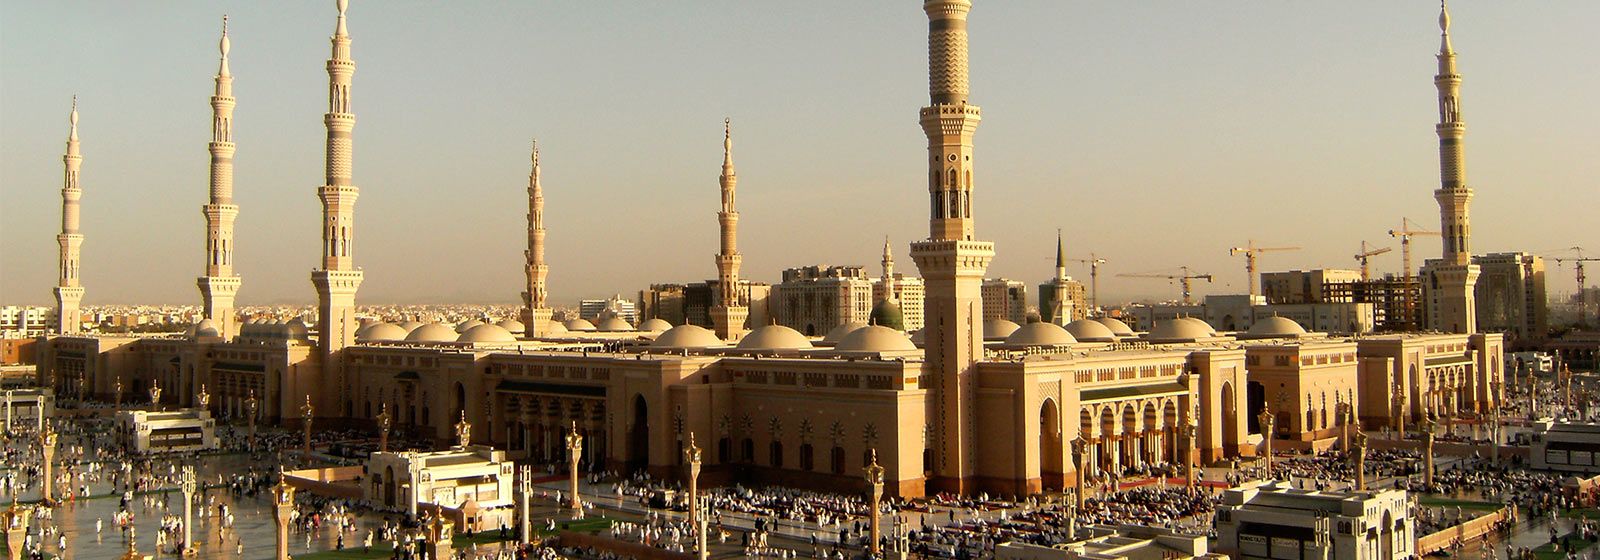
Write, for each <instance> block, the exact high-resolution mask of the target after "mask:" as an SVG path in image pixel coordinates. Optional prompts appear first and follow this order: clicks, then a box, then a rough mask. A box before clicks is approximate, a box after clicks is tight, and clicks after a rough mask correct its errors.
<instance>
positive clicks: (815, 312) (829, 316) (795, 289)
mask: <svg viewBox="0 0 1600 560" xmlns="http://www.w3.org/2000/svg"><path fill="white" fill-rule="evenodd" d="M874 301H875V298H874V297H873V285H872V281H871V280H869V279H868V278H867V272H866V269H865V268H862V267H860V266H828V265H813V266H802V267H796V268H790V269H787V270H784V271H783V282H780V283H778V284H777V285H774V286H772V295H771V296H770V297H769V299H768V301H767V306H768V309H769V310H770V312H771V313H772V318H773V320H774V321H776V322H777V324H779V325H783V326H785V327H789V328H791V329H794V330H796V331H800V333H801V334H804V335H806V336H822V335H825V334H828V331H831V330H833V329H834V327H837V326H839V325H844V324H849V323H866V322H867V321H868V318H869V316H870V315H871V314H872V305H873V303H874Z"/></svg>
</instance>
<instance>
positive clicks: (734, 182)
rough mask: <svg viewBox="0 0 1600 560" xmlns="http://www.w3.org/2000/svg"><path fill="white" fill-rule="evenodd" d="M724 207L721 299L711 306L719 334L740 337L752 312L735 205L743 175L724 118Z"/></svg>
mask: <svg viewBox="0 0 1600 560" xmlns="http://www.w3.org/2000/svg"><path fill="white" fill-rule="evenodd" d="M718 182H719V183H721V185H722V210H721V211H719V212H717V223H718V224H720V225H721V228H722V250H721V252H718V253H717V301H716V303H715V304H714V305H712V306H711V323H712V326H713V327H714V328H715V329H716V333H717V336H718V337H720V338H722V339H723V340H732V339H736V338H739V337H740V336H741V335H743V334H744V332H745V328H744V322H745V319H746V318H747V317H749V315H750V308H748V307H745V304H744V298H743V297H741V293H742V291H741V290H740V289H739V263H740V262H742V261H743V260H744V257H742V256H740V255H739V211H738V210H737V209H735V207H734V200H733V195H734V189H735V187H736V186H738V184H739V176H738V174H737V173H734V171H733V127H732V124H731V123H730V122H729V121H728V120H723V121H722V176H721V177H720V178H719V181H718Z"/></svg>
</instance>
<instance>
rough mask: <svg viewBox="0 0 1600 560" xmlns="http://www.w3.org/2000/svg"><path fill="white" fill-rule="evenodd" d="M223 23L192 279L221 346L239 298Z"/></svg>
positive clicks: (233, 326)
mask: <svg viewBox="0 0 1600 560" xmlns="http://www.w3.org/2000/svg"><path fill="white" fill-rule="evenodd" d="M230 47H231V44H230V43H229V42H228V17H227V16H223V17H222V40H221V41H220V42H219V43H218V44H217V50H218V51H219V52H220V53H221V56H220V58H221V61H220V62H218V65H217V75H216V77H215V79H216V82H217V87H216V91H215V92H214V93H213V94H212V95H211V142H210V143H209V144H207V149H208V150H210V152H211V189H210V202H209V203H207V204H206V205H205V206H202V207H201V208H200V209H201V211H203V212H204V213H205V216H206V267H205V271H206V274H205V276H201V277H200V278H198V279H196V281H195V283H196V284H197V285H198V286H199V287H200V297H201V314H202V315H203V316H204V317H205V318H206V319H210V320H211V326H212V328H214V329H215V330H216V332H217V334H218V335H220V336H221V337H222V338H223V339H224V340H226V339H229V338H232V337H233V335H235V334H238V333H239V329H238V326H237V323H238V318H237V317H235V316H234V312H233V301H234V298H235V297H236V296H237V295H238V293H239V285H240V279H239V275H238V274H234V272H233V253H234V245H233V221H234V219H235V218H237V217H238V216H239V207H238V206H237V205H235V204H234V203H233V154H234V144H233V107H234V98H233V73H232V72H230V71H229V69H228V50H229V49H230Z"/></svg>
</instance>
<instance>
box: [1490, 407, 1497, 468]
mask: <svg viewBox="0 0 1600 560" xmlns="http://www.w3.org/2000/svg"><path fill="white" fill-rule="evenodd" d="M1489 439H1491V440H1493V442H1494V443H1493V448H1492V449H1493V453H1494V455H1493V456H1494V459H1493V460H1491V461H1490V462H1489V464H1491V465H1497V466H1498V465H1499V464H1500V407H1495V408H1493V409H1490V410H1489Z"/></svg>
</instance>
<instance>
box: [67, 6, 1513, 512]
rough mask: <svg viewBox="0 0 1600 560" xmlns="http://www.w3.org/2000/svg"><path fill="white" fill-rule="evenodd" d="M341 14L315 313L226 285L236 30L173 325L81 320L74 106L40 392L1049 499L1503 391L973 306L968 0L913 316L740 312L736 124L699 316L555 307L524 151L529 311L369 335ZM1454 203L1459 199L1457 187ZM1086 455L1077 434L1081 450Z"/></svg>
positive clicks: (1403, 357) (944, 74)
mask: <svg viewBox="0 0 1600 560" xmlns="http://www.w3.org/2000/svg"><path fill="white" fill-rule="evenodd" d="M337 6H338V19H337V24H336V28H335V32H334V34H333V36H332V38H331V42H332V56H331V57H330V58H329V60H328V61H327V64H326V68H327V71H328V77H329V89H328V111H327V113H326V114H324V116H323V120H324V123H325V125H326V128H327V136H326V147H327V149H326V154H327V160H326V173H325V181H324V184H323V185H321V186H319V187H318V188H317V194H318V196H319V198H320V199H321V201H322V203H323V206H322V208H323V221H322V224H323V227H322V239H323V244H322V255H321V257H322V258H321V265H320V267H319V268H318V269H317V270H315V271H313V272H312V274H311V279H312V283H313V285H314V286H315V288H316V291H317V295H318V301H319V313H318V316H317V322H316V324H315V325H306V324H304V323H301V322H300V321H299V320H298V319H291V320H289V321H278V322H272V321H244V322H239V321H237V318H236V314H235V312H234V310H233V302H234V297H235V294H236V293H237V292H238V290H239V289H240V288H241V281H240V277H239V276H238V275H237V274H236V273H235V272H234V270H233V260H232V259H233V225H232V224H233V220H234V217H235V216H236V215H237V214H238V211H239V208H238V207H237V206H236V205H234V204H233V200H232V191H233V188H232V158H233V154H234V150H235V145H234V143H233V135H232V119H233V117H232V115H233V109H234V105H235V99H234V97H233V92H232V77H231V73H230V69H229V67H228V58H227V57H228V49H229V42H228V37H227V29H226V22H225V21H224V27H223V36H222V40H221V44H220V51H221V62H220V67H219V69H218V72H217V74H216V78H215V79H216V90H215V94H214V95H213V96H212V98H211V106H212V111H213V128H212V141H211V142H210V144H209V149H210V152H211V181H210V191H209V202H208V204H206V205H205V206H204V207H203V208H204V213H205V216H206V224H207V238H206V267H205V272H204V273H205V275H204V276H202V277H200V278H199V279H198V281H197V283H198V286H199V288H200V292H201V295H202V297H203V300H204V309H205V314H206V316H207V317H208V318H207V319H205V320H203V321H200V322H199V323H198V324H196V325H194V327H193V328H192V329H191V330H190V331H189V332H188V333H185V334H184V335H182V336H174V335H168V336H151V337H133V336H113V335H104V336H102V335H88V334H83V333H79V332H77V330H78V321H77V320H76V314H77V306H78V302H79V301H80V300H81V298H82V295H83V292H84V287H83V285H82V284H81V282H80V280H79V276H78V249H79V247H80V246H81V243H82V242H83V239H84V238H83V235H82V234H81V233H80V231H79V227H78V226H79V224H78V212H77V207H78V206H77V205H78V200H79V198H80V196H81V194H82V191H81V188H80V186H79V184H78V169H79V166H80V165H81V164H82V157H81V155H80V152H79V139H78V135H77V127H76V124H77V119H78V116H77V109H76V106H74V110H73V113H72V119H71V120H72V133H71V135H70V136H69V139H68V142H67V155H66V156H65V160H64V161H65V165H66V170H67V171H66V179H65V181H66V185H65V187H64V189H63V191H62V192H63V212H62V216H63V220H62V225H63V228H62V234H61V235H60V237H59V240H60V244H61V249H62V251H61V276H60V285H59V287H58V288H56V293H57V299H58V304H59V306H60V311H61V313H60V317H61V320H60V324H59V325H58V333H57V334H56V335H54V336H52V337H50V338H49V339H48V341H47V342H46V344H44V345H43V349H42V350H41V356H40V360H39V363H40V366H39V375H40V382H41V384H43V385H46V386H51V387H54V388H55V390H56V391H57V392H58V393H61V394H64V395H73V396H78V397H81V398H89V399H99V400H106V401H112V400H116V401H119V402H128V401H132V400H134V399H132V398H128V397H125V396H126V395H142V394H146V392H147V391H148V389H149V388H150V387H152V386H158V387H160V388H161V389H162V391H161V392H160V395H163V396H165V398H166V400H167V402H168V403H169V404H173V405H177V406H194V405H195V404H196V403H197V402H198V401H199V400H200V399H199V398H198V395H199V394H201V393H205V394H207V395H209V396H210V397H211V398H210V399H209V400H210V403H211V405H212V406H213V407H215V408H216V411H215V412H216V413H217V414H218V415H219V416H220V417H223V418H234V419H238V418H240V417H241V416H242V415H244V414H246V413H247V412H253V413H254V414H256V415H258V417H259V418H258V419H259V420H260V421H263V422H267V423H276V424H280V425H284V426H287V427H295V428H298V427H300V426H302V425H303V422H305V420H303V417H304V416H305V411H303V410H302V406H304V403H310V405H309V408H310V412H311V413H310V416H311V418H312V419H311V422H313V423H314V424H315V425H318V426H328V427H366V428H372V427H374V426H375V421H374V418H375V417H376V416H377V415H379V414H380V412H381V411H387V412H389V413H390V414H391V415H392V418H393V423H394V426H395V427H396V428H397V429H402V430H408V431H410V432H411V433H413V434H418V435H423V436H431V437H433V438H435V439H436V440H438V441H441V442H442V441H449V440H450V439H451V438H452V435H453V430H452V424H453V423H454V422H456V421H457V420H458V419H459V418H462V417H463V415H464V417H465V418H466V420H467V421H469V422H470V423H471V424H472V425H475V426H479V427H483V429H480V430H476V431H474V432H473V434H472V439H473V440H474V441H473V442H472V443H474V444H481V445H489V446H493V447H494V448H497V449H501V450H504V451H505V452H506V453H507V456H508V457H509V458H511V459H514V460H520V461H531V462H553V461H562V460H564V459H565V453H566V451H565V449H564V445H563V440H562V435H563V434H564V433H565V432H566V431H567V430H569V429H572V427H573V426H574V425H575V426H576V429H577V430H578V431H579V432H581V433H582V434H583V435H584V436H585V439H584V441H586V442H588V443H587V444H586V445H585V447H584V450H583V453H584V456H583V457H582V458H581V461H582V464H583V465H584V468H586V469H590V470H594V469H602V468H605V469H616V470H626V471H634V470H646V471H649V472H651V473H652V474H654V475H656V476H659V477H672V478H675V477H677V476H679V475H680V474H681V469H680V466H681V465H682V462H683V461H684V458H683V453H682V449H683V447H684V445H685V443H686V442H687V441H689V439H690V438H691V437H693V438H695V439H696V440H697V441H699V442H702V445H705V446H706V447H707V453H706V461H705V463H706V464H705V473H704V475H703V476H704V483H711V484H714V483H717V482H719V481H721V482H728V481H743V482H748V483H772V484H784V485H791V486H799V487H811V488H821V489H829V490H834V491H843V490H846V489H851V488H856V487H858V486H862V485H864V484H865V483H864V482H862V481H861V474H860V473H861V469H862V468H863V467H864V466H865V465H866V464H867V462H868V461H869V460H870V457H871V456H872V454H873V453H876V457H877V461H878V463H879V464H880V465H882V466H883V467H884V468H886V469H887V470H886V473H885V479H886V481H887V483H886V488H887V491H888V492H890V493H892V494H897V495H901V496H922V495H927V494H931V493H936V492H954V493H976V492H991V493H1002V494H1020V493H1034V492H1040V491H1047V490H1061V489H1064V488H1066V487H1070V486H1072V485H1073V484H1074V483H1076V482H1078V481H1081V480H1085V479H1091V478H1096V477H1101V476H1104V475H1105V474H1106V473H1108V472H1112V471H1117V470H1121V469H1127V468H1133V467H1138V466H1140V465H1146V464H1160V463H1173V464H1184V463H1188V462H1189V460H1186V459H1185V457H1194V460H1198V461H1204V462H1208V463H1209V462H1215V461H1223V460H1227V459H1229V458H1234V457H1240V456H1252V455H1254V454H1255V453H1256V446H1257V443H1258V442H1259V441H1260V438H1261V437H1262V434H1261V432H1262V431H1263V428H1265V427H1267V426H1271V427H1272V429H1271V433H1270V434H1268V436H1269V437H1273V438H1275V439H1277V440H1281V441H1284V442H1285V443H1286V444H1288V445H1291V446H1299V447H1303V448H1325V447H1327V446H1328V445H1330V443H1329V442H1331V441H1333V440H1334V439H1336V438H1337V436H1338V433H1339V432H1340V429H1341V428H1343V427H1345V426H1347V424H1348V423H1349V422H1353V421H1357V420H1359V421H1360V422H1363V423H1366V424H1367V425H1371V426H1376V425H1379V424H1390V423H1395V424H1403V423H1406V422H1414V421H1417V420H1419V419H1421V418H1423V417H1425V416H1428V415H1433V414H1471V413H1475V412H1477V411H1482V410H1486V409H1488V408H1491V407H1494V406H1496V405H1497V404H1498V403H1499V401H1500V399H1501V394H1502V393H1501V391H1502V390H1503V388H1504V386H1503V384H1502V383H1501V379H1502V371H1501V369H1500V367H1501V366H1500V364H1501V363H1502V361H1503V357H1502V354H1503V348H1502V342H1501V339H1500V335H1497V334H1471V332H1470V330H1462V331H1460V332H1459V333H1456V334H1448V333H1427V334H1422V333H1416V334H1403V335H1390V336H1383V337H1363V338H1359V339H1341V338H1330V337H1328V336H1327V335H1321V334H1316V333H1307V332H1306V331H1305V330H1304V329H1303V328H1301V327H1300V325H1298V324H1296V323H1295V322H1294V321H1291V320H1287V319H1281V320H1265V321H1259V322H1257V323H1256V324H1255V325H1254V326H1252V327H1251V328H1250V329H1249V331H1246V332H1218V331H1216V330H1215V329H1213V328H1212V327H1211V326H1209V325H1207V324H1206V323H1205V322H1203V321H1200V320H1198V319H1193V318H1175V319H1169V320H1165V321H1159V322H1157V323H1155V324H1154V325H1152V326H1151V328H1150V330H1149V331H1148V332H1142V333H1141V332H1134V331H1133V330H1131V329H1130V328H1129V327H1128V326H1127V325H1125V324H1123V323H1122V322H1120V321H1118V320H1116V319H1112V318H1103V317H1102V318H1084V319H1078V320H1074V321H1062V322H1066V323H1067V324H1065V325H1064V326H1063V325H1059V324H1057V323H1055V322H1051V321H1043V322H1035V323H1029V324H1026V325H1018V324H1016V323H1012V322H1010V321H1006V320H1000V319H994V320H987V321H986V320H984V319H983V301H982V295H981V294H982V290H981V288H982V284H983V280H984V273H985V269H986V268H987V266H988V263H989V262H990V260H991V259H992V258H993V257H994V255H995V248H994V245H993V244H991V243H988V242H985V241H982V240H981V238H980V237H979V236H978V232H977V229H976V219H975V216H976V212H975V210H976V209H977V208H979V205H977V204H975V201H974V195H975V193H976V189H975V184H976V183H975V174H974V169H975V162H974V157H975V153H974V149H973V147H974V143H973V139H974V133H975V132H976V130H977V128H978V125H979V123H980V122H981V121H982V111H981V110H980V109H979V107H978V106H977V105H974V104H971V103H969V99H968V56H967V45H968V32H967V17H968V13H969V11H970V9H971V2H970V0H925V1H924V2H923V11H924V12H925V13H926V16H927V18H928V30H929V32H928V52H929V82H928V83H929V98H930V103H929V105H928V106H927V107H923V108H922V109H921V111H920V115H919V121H920V124H921V126H922V129H923V131H924V132H925V134H926V136H927V139H928V160H927V164H928V182H927V189H928V200H929V204H928V207H927V209H926V212H927V213H928V216H929V233H928V237H927V238H926V239H924V240H921V241H917V242H915V243H913V244H912V245H911V247H910V256H911V258H912V260H913V261H914V262H915V264H916V266H917V268H918V269H919V271H920V273H921V280H922V282H923V286H924V292H925V301H924V310H923V313H924V323H925V326H924V327H923V328H922V329H921V330H920V331H918V332H916V333H914V334H907V333H905V332H902V331H900V330H897V329H895V328H893V327H891V326H885V325H884V324H870V325H859V324H857V325H849V326H846V327H841V328H839V329H836V330H835V332H832V333H828V334H827V335H826V336H823V337H811V336H806V335H804V334H801V333H800V332H797V331H796V330H794V329H791V328H789V327H784V326H780V325H771V324H769V325H760V324H756V325H752V324H750V322H749V317H750V311H749V307H748V304H749V295H748V294H747V293H745V292H744V291H742V290H740V289H739V287H740V286H742V285H748V281H747V280H741V277H740V264H741V256H740V253H739V249H738V243H737V241H738V225H739V217H740V216H739V212H738V210H737V205H736V202H737V201H736V196H735V195H736V192H737V174H736V172H735V167H734V159H733V138H732V134H731V131H730V130H728V129H726V128H725V131H724V140H723V161H722V173H721V178H720V181H719V187H720V200H719V211H718V214H717V216H718V223H719V225H720V228H721V236H720V247H719V252H718V254H717V256H716V258H715V263H716V266H717V271H718V276H717V280H716V282H715V284H716V286H717V288H716V290H715V291H714V302H713V305H712V306H711V307H710V309H709V314H710V316H711V317H712V323H713V328H710V329H707V328H703V327H700V326H695V325H676V326H674V325H672V324H668V323H667V322H665V321H663V320H661V319H659V318H649V319H647V320H644V321H642V322H641V323H640V324H638V325H631V324H629V323H628V322H627V321H625V320H622V319H620V318H617V317H611V318H607V319H603V320H600V321H598V322H594V323H591V322H590V321H584V320H574V321H569V322H566V323H559V322H555V321H553V320H552V317H553V313H552V311H551V308H550V306H549V302H548V292H547V289H546V282H547V281H548V279H549V273H550V267H549V265H548V264H547V263H546V261H545V251H544V249H545V243H546V238H545V233H546V232H545V227H544V197H543V190H542V186H541V184H540V173H539V155H538V149H537V146H535V147H534V149H533V151H532V158H531V167H532V171H531V173H530V175H529V181H528V204H529V207H528V214H527V220H528V249H527V252H526V254H525V259H526V271H527V285H526V286H525V291H524V292H523V293H522V297H523V303H524V307H525V308H524V309H523V311H522V313H521V314H520V316H519V317H517V318H505V319H504V320H501V321H498V322H494V323H488V322H482V321H467V322H463V323H461V324H457V325H445V324H440V323H427V324H424V323H421V322H405V323H376V322H373V323H368V324H362V323H360V322H359V319H358V317H357V312H356V304H355V296H356V293H357V291H358V289H359V288H360V286H361V284H362V281H363V277H362V272H361V270H360V269H359V268H358V267H357V266H356V265H355V260H354V241H355V231H356V229H355V221H354V209H355V202H356V199H357V196H358V194H359V189H358V188H357V187H356V185H355V184H354V183H353V181H352V174H351V169H352V159H353V152H352V140H353V133H354V126H355V116H354V114H352V113H351V112H350V100H351V84H352V78H353V75H354V72H355V63H354V62H353V61H352V59H351V37H350V35H349V33H348V30H347V26H346V10H347V1H346V0H338V1H337ZM1446 45H1448V42H1446ZM1441 56H1443V55H1441ZM1452 68H1453V67H1452ZM1441 88H1443V86H1441ZM1441 92H1443V89H1441ZM1441 94H1442V93H1441ZM1441 126H1443V125H1441ZM1451 130H1452V131H1453V130H1454V129H1453V128H1452V129H1451ZM1452 134H1453V132H1452ZM1441 135H1443V133H1441ZM1452 138H1453V139H1454V140H1455V141H1458V140H1459V136H1452ZM1452 192H1454V191H1452ZM1452 196H1455V195H1452ZM1444 200H1445V197H1443V195H1441V203H1443V201H1444ZM1450 200H1451V201H1452V203H1454V201H1456V200H1457V199H1455V198H1451V199H1450ZM1460 208H1461V211H1460V213H1459V214H1461V215H1462V216H1464V213H1465V210H1464V208H1465V205H1464V203H1463V204H1461V205H1460ZM1451 215H1452V216H1454V215H1455V214H1451ZM1462 219H1464V217H1463V218H1462ZM1462 236H1463V237H1464V236H1465V230H1464V229H1463V230H1462ZM1461 246H1464V245H1461ZM1467 294H1468V297H1469V298H1470V294H1471V291H1470V288H1469V289H1468V290H1467ZM1470 315H1471V314H1470V313H1468V314H1467V316H1469V317H1470ZM752 327H754V328H753V329H752ZM257 403H259V406H250V405H254V404H257ZM1342 410H1349V411H1351V415H1350V416H1348V417H1347V416H1344V415H1341V414H1340V411H1342ZM1191 427H1192V428H1193V429H1192V430H1190V429H1189V428H1191ZM1190 433H1192V434H1193V435H1192V436H1187V435H1186V434H1190ZM1191 437H1192V440H1191V439H1190V438H1191ZM707 442H709V443H707ZM1074 447H1081V449H1082V455H1081V457H1082V462H1081V463H1079V462H1078V457H1079V454H1078V453H1076V452H1075V451H1074ZM1191 454H1192V455H1191Z"/></svg>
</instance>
